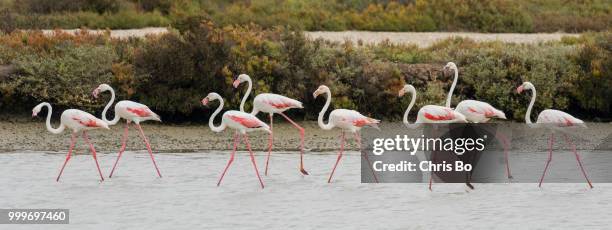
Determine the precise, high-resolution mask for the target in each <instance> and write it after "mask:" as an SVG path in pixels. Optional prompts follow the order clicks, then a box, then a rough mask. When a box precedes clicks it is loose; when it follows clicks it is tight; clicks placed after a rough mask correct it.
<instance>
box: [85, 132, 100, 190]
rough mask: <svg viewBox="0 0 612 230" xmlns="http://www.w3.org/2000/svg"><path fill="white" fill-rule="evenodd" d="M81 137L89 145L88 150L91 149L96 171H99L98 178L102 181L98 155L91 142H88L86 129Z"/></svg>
mask: <svg viewBox="0 0 612 230" xmlns="http://www.w3.org/2000/svg"><path fill="white" fill-rule="evenodd" d="M83 139H84V140H85V143H87V144H88V145H89V150H91V154H92V155H93V159H94V161H95V162H96V168H98V173H100V180H102V181H104V176H102V170H100V164H98V156H97V155H96V149H95V148H94V146H93V145H92V144H91V142H89V137H87V131H83Z"/></svg>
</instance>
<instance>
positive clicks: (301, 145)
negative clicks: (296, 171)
mask: <svg viewBox="0 0 612 230" xmlns="http://www.w3.org/2000/svg"><path fill="white" fill-rule="evenodd" d="M279 114H280V115H282V116H283V117H284V118H285V119H287V121H289V122H290V123H291V124H292V125H293V126H295V127H296V128H297V129H298V130H299V131H300V172H302V174H304V175H308V172H306V170H305V169H304V128H302V127H301V126H299V125H298V124H297V123H295V122H294V121H293V120H291V119H290V118H289V117H287V115H285V114H284V113H279Z"/></svg>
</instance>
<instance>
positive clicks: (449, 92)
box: [445, 68, 459, 108]
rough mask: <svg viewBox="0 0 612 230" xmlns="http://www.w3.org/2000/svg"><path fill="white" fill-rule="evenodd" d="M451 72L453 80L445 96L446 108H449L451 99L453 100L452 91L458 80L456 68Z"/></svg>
mask: <svg viewBox="0 0 612 230" xmlns="http://www.w3.org/2000/svg"><path fill="white" fill-rule="evenodd" d="M453 72H455V79H454V80H453V84H452V85H451V88H450V90H449V91H448V96H446V105H445V106H446V107H448V108H450V107H451V99H452V98H453V91H455V86H457V80H458V79H459V70H458V69H457V68H453Z"/></svg>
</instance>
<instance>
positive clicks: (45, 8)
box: [15, 0, 119, 14]
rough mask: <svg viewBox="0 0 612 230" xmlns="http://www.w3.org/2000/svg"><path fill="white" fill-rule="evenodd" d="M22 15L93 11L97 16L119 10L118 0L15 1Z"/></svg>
mask: <svg viewBox="0 0 612 230" xmlns="http://www.w3.org/2000/svg"><path fill="white" fill-rule="evenodd" d="M15 5H16V6H17V7H19V8H20V11H21V12H24V13H36V14H48V13H55V12H77V11H93V12H97V13H99V14H102V13H106V12H110V13H114V12H117V11H118V10H119V1H118V0H53V1H49V0H16V1H15Z"/></svg>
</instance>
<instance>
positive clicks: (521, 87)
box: [516, 85, 525, 93]
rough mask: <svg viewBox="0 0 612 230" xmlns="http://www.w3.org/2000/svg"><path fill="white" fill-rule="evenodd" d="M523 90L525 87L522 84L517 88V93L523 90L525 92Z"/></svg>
mask: <svg viewBox="0 0 612 230" xmlns="http://www.w3.org/2000/svg"><path fill="white" fill-rule="evenodd" d="M523 90H525V88H524V87H523V86H522V85H521V86H519V87H518V88H516V92H517V93H521V92H523Z"/></svg>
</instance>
